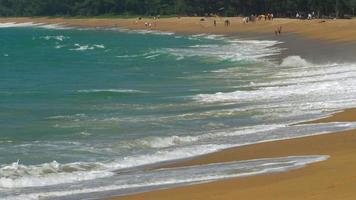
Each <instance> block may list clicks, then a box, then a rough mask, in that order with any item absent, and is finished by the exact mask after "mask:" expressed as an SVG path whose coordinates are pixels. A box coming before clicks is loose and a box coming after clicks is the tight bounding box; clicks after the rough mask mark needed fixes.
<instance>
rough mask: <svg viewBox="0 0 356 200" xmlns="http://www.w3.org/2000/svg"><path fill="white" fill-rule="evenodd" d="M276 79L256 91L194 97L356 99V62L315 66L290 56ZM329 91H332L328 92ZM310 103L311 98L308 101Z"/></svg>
mask: <svg viewBox="0 0 356 200" xmlns="http://www.w3.org/2000/svg"><path fill="white" fill-rule="evenodd" d="M282 66H283V67H292V68H287V69H285V70H284V69H281V70H280V72H279V73H277V74H276V75H274V77H275V78H274V79H273V80H272V81H270V80H271V79H268V80H267V81H266V82H265V81H263V80H262V81H259V82H258V83H256V82H254V83H251V86H253V87H257V88H256V89H253V90H239V91H234V92H226V93H223V92H219V93H216V94H200V95H197V96H195V97H194V99H196V100H198V101H201V102H206V103H214V102H251V101H261V100H263V101H275V100H281V99H284V100H293V99H297V98H298V99H300V102H304V101H305V100H306V101H308V99H309V100H310V99H315V100H316V99H320V100H323V101H324V102H325V103H327V102H328V101H333V100H337V99H338V97H339V96H342V95H344V96H343V97H344V99H345V101H346V100H348V99H349V98H353V99H355V96H354V95H355V94H356V84H355V77H356V64H325V65H313V64H311V63H309V62H307V61H305V60H304V59H302V58H300V57H298V56H292V57H288V58H286V59H285V60H284V61H283V62H282ZM300 68H303V69H300ZM325 91H328V92H325ZM308 102H309V101H308Z"/></svg>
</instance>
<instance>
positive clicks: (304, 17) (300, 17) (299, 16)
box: [295, 11, 315, 20]
mask: <svg viewBox="0 0 356 200" xmlns="http://www.w3.org/2000/svg"><path fill="white" fill-rule="evenodd" d="M295 18H297V19H307V20H312V19H315V12H314V11H313V12H311V13H308V14H305V15H303V14H301V13H299V12H297V14H296V15H295Z"/></svg>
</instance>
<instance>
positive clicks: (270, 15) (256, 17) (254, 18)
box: [243, 13, 274, 24]
mask: <svg viewBox="0 0 356 200" xmlns="http://www.w3.org/2000/svg"><path fill="white" fill-rule="evenodd" d="M262 19H264V20H265V21H272V20H273V19H274V15H273V13H267V14H265V15H255V14H252V15H251V16H249V17H244V18H243V23H245V24H247V23H249V22H256V21H257V20H258V21H261V20H262Z"/></svg>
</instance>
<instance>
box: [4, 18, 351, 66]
mask: <svg viewBox="0 0 356 200" xmlns="http://www.w3.org/2000/svg"><path fill="white" fill-rule="evenodd" d="M201 18H202V17H182V18H163V19H159V20H153V19H147V18H144V19H142V20H137V19H121V18H84V19H83V18H47V17H33V18H31V17H19V18H0V23H35V24H44V25H61V26H64V27H65V26H68V27H77V28H98V29H100V28H113V29H115V28H118V29H119V28H122V29H127V30H133V31H160V32H169V33H176V34H187V35H191V34H219V35H224V36H226V37H232V38H236V37H237V38H240V39H247V40H248V39H252V40H277V41H280V42H281V44H278V45H277V46H278V47H280V48H282V49H284V50H283V51H282V52H281V54H280V55H278V56H273V57H272V58H274V59H275V60H278V61H281V60H283V59H284V58H286V57H288V56H292V55H299V56H301V57H302V58H304V59H307V60H308V61H310V62H312V63H322V64H323V62H325V61H326V62H330V61H333V62H356V57H355V56H354V55H356V47H355V46H356V45H355V43H356V29H355V28H352V27H356V19H351V20H341V19H340V20H323V21H325V22H323V23H320V20H319V19H315V20H312V21H308V20H296V19H284V18H283V19H275V20H274V21H260V22H255V23H249V24H244V23H243V22H242V18H241V17H231V18H225V17H221V18H213V17H209V18H204V19H206V20H205V21H203V22H201V21H200V19H201ZM214 19H216V20H217V21H218V25H217V27H214V26H213V20H214ZM225 19H229V20H230V21H231V23H232V25H231V27H224V26H223V23H224V20H225ZM145 22H150V23H155V24H156V25H155V26H153V27H151V28H147V27H145V25H144V23H145ZM279 26H282V27H283V33H282V35H280V36H276V35H275V33H274V31H275V29H276V27H279Z"/></svg>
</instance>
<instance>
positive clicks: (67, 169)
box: [0, 161, 113, 188]
mask: <svg viewBox="0 0 356 200" xmlns="http://www.w3.org/2000/svg"><path fill="white" fill-rule="evenodd" d="M111 175H113V173H112V172H108V171H105V166H103V165H102V164H100V163H90V164H89V163H70V164H59V163H57V162H56V161H53V162H51V163H45V164H42V165H30V166H26V165H21V164H19V161H18V162H16V163H13V164H11V165H2V166H1V167H0V188H23V187H34V186H36V187H38V186H48V185H57V184H62V183H72V182H78V181H84V180H91V179H97V178H102V177H107V176H111Z"/></svg>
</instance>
